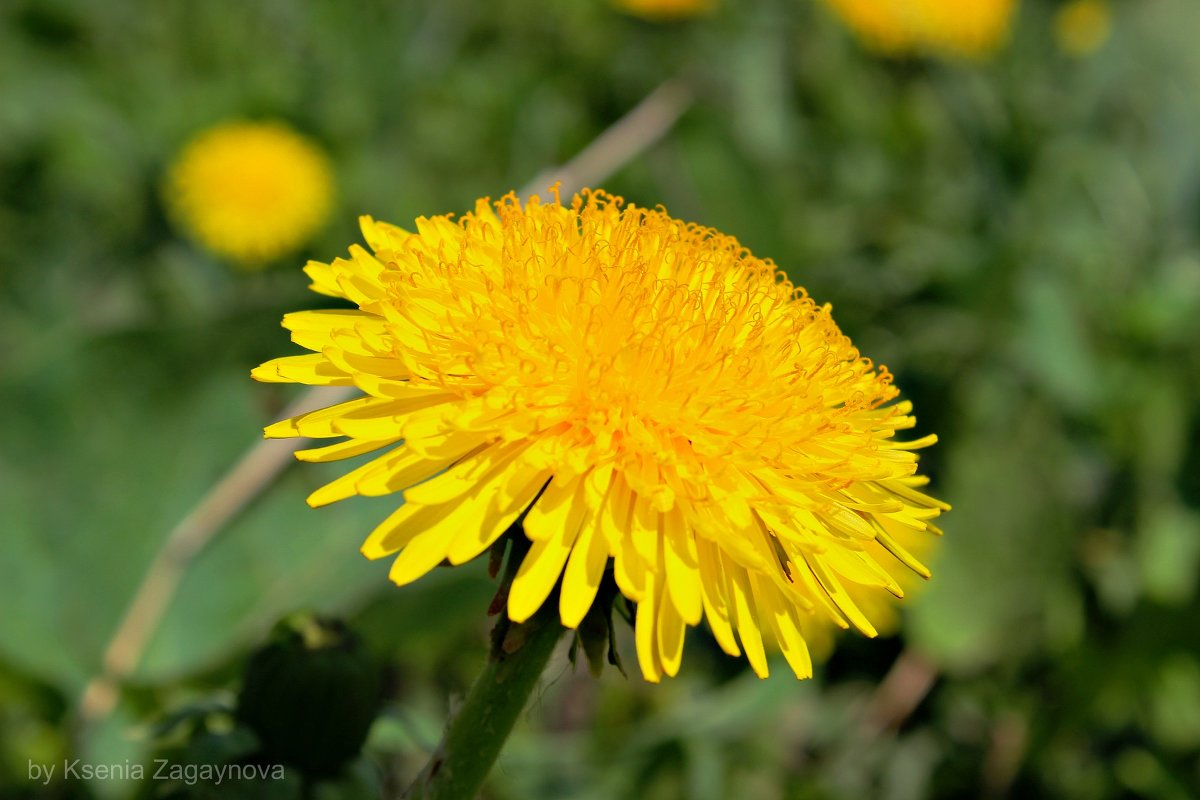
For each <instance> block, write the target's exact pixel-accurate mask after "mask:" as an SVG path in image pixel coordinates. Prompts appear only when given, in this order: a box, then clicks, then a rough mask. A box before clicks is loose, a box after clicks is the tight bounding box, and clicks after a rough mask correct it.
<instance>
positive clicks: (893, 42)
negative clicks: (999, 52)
mask: <svg viewBox="0 0 1200 800" xmlns="http://www.w3.org/2000/svg"><path fill="white" fill-rule="evenodd" d="M825 2H826V4H827V5H828V6H829V7H830V8H832V9H833V11H834V12H835V13H836V14H837V15H838V16H839V17H841V19H842V21H843V22H845V23H846V25H848V26H849V27H850V29H851V30H853V31H854V32H855V34H857V35H858V37H859V38H861V39H862V40H863V41H864V42H865V43H866V44H867V45H868V46H870V47H873V48H875V49H877V50H880V51H882V52H884V53H888V54H893V55H900V54H907V53H929V54H934V55H943V56H950V57H958V58H982V57H986V56H988V55H990V54H991V53H992V52H994V51H995V50H996V48H998V47H999V46H1000V45H1001V44H1003V42H1004V40H1005V39H1006V38H1007V36H1008V29H1009V25H1010V24H1011V19H1012V16H1013V12H1014V11H1015V9H1016V4H1017V0H825Z"/></svg>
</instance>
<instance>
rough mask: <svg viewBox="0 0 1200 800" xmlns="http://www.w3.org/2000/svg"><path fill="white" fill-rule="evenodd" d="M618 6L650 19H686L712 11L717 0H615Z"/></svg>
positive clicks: (630, 12)
mask: <svg viewBox="0 0 1200 800" xmlns="http://www.w3.org/2000/svg"><path fill="white" fill-rule="evenodd" d="M613 2H614V3H615V4H616V6H617V7H618V8H620V9H621V10H622V11H625V12H626V13H629V14H632V15H634V16H636V17H641V18H643V19H649V20H671V19H686V18H688V17H695V16H699V15H700V14H704V13H706V12H708V11H711V10H712V8H713V5H714V3H715V0H613Z"/></svg>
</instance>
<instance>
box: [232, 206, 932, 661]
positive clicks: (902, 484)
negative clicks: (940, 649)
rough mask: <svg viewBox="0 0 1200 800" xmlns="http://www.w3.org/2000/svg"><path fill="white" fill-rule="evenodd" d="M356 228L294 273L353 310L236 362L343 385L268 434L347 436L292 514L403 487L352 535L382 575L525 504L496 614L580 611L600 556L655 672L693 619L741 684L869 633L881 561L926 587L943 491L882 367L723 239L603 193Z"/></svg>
mask: <svg viewBox="0 0 1200 800" xmlns="http://www.w3.org/2000/svg"><path fill="white" fill-rule="evenodd" d="M556 199H557V198H556ZM362 230H363V236H364V238H365V239H366V242H367V244H368V245H369V247H370V248H371V251H373V252H369V251H367V250H366V249H364V248H362V247H359V246H357V245H356V246H352V247H351V248H350V257H349V258H347V259H336V260H334V261H333V262H332V263H331V264H322V263H317V262H310V263H309V264H308V266H307V267H306V269H305V271H306V272H307V273H308V275H309V277H310V278H311V279H312V281H313V283H312V287H311V288H313V289H314V290H315V291H317V292H319V293H321V294H325V295H330V296H333V297H340V298H345V299H347V300H349V301H350V302H351V303H353V304H354V305H355V306H356V308H354V309H350V310H336V311H302V312H298V313H293V314H288V315H287V316H285V317H284V321H283V324H284V327H286V328H288V329H289V330H291V331H292V339H293V341H295V342H296V343H297V344H299V345H301V346H302V347H304V348H306V349H308V350H311V351H313V352H312V353H310V354H307V355H299V356H290V357H285V358H279V359H275V360H273V361H269V362H267V363H265V364H263V365H262V366H260V367H258V368H257V369H255V370H254V372H253V373H252V374H253V376H254V377H255V378H257V379H258V380H262V381H276V382H297V383H306V384H311V385H342V386H347V385H353V386H356V387H357V388H359V389H361V390H362V391H363V392H364V396H363V397H360V398H358V399H355V400H351V401H349V402H345V403H342V404H340V405H336V406H332V407H330V408H327V409H323V410H320V411H315V412H312V413H309V414H305V415H303V416H299V417H296V418H294V419H290V420H285V421H282V422H278V423H276V424H274V425H271V426H269V427H268V428H267V429H266V435H267V436H268V437H293V436H309V437H316V438H337V439H341V441H337V442H335V443H333V444H330V445H328V446H325V447H319V448H316V449H311V450H303V451H300V452H299V453H298V454H297V455H298V457H299V458H300V459H301V460H304V461H333V460H337V459H343V458H349V457H352V456H359V455H362V454H365V453H372V454H374V457H373V459H372V460H371V461H369V462H368V463H366V464H365V465H363V466H360V467H358V468H357V469H355V470H353V471H352V472H349V473H347V474H346V475H344V476H342V477H341V478H338V479H337V480H335V481H333V482H332V483H330V484H328V485H327V486H325V487H323V488H321V489H319V490H317V491H316V492H314V493H313V494H312V495H311V496H310V497H309V503H310V504H311V505H313V506H320V505H324V504H326V503H332V502H335V501H338V500H342V499H345V498H348V497H350V496H352V495H364V496H375V495H385V494H389V493H393V492H403V495H404V501H405V502H404V504H403V505H402V506H401V507H400V508H399V509H398V510H397V511H396V512H394V513H393V514H392V515H391V516H390V517H388V518H387V519H386V520H384V521H383V522H382V524H380V525H379V526H378V527H377V528H376V529H375V530H374V531H373V532H372V533H371V534H370V536H369V537H368V538H367V541H366V544H365V545H364V546H363V552H364V553H365V554H366V555H367V556H368V557H370V558H384V557H395V561H394V562H393V565H392V568H391V573H390V575H391V578H392V580H394V581H395V582H396V583H398V584H407V583H409V582H411V581H414V580H416V579H418V578H420V577H421V576H422V575H424V574H425V573H427V572H428V571H430V570H431V569H433V568H434V567H435V566H437V565H438V564H440V563H442V562H443V561H444V560H448V561H449V562H450V563H451V564H462V563H464V562H467V561H470V560H471V559H473V558H475V557H476V556H477V555H479V554H480V553H482V552H484V551H485V550H487V549H488V548H489V547H490V546H491V545H492V544H493V543H494V542H495V541H496V540H497V539H498V538H499V537H500V536H501V535H502V534H503V533H504V532H505V531H506V530H507V529H508V528H509V526H510V525H511V524H512V523H513V522H514V521H515V520H517V519H518V517H519V516H520V515H521V514H522V513H525V512H526V511H527V512H528V515H527V516H526V518H525V520H524V531H525V535H526V536H527V537H528V538H529V539H530V540H531V541H532V547H531V549H530V550H529V552H528V554H527V555H526V556H525V558H524V561H523V562H522V564H521V567H520V570H519V572H518V573H517V575H516V577H515V579H514V581H513V584H512V586H511V589H510V592H509V597H508V615H509V617H510V618H511V619H513V620H515V621H517V622H521V621H524V620H526V619H528V618H529V617H530V616H531V615H532V614H533V613H534V612H535V611H537V609H538V608H539V607H540V606H541V605H542V604H543V603H544V602H546V601H547V599H548V598H550V597H551V595H552V593H553V591H554V589H555V586H556V585H557V584H558V583H559V581H560V580H561V591H560V592H559V596H558V605H559V609H558V610H559V615H560V618H561V620H562V622H563V624H564V625H565V626H567V627H568V628H574V627H577V626H578V625H579V624H580V622H581V620H582V619H583V617H584V615H585V614H586V613H587V611H588V609H589V608H590V607H591V605H592V604H593V601H594V600H595V598H596V594H597V589H598V587H599V585H600V583H601V580H602V578H603V577H604V576H605V573H606V570H611V571H612V575H613V576H614V578H615V582H616V585H617V587H618V588H619V590H620V591H621V593H622V594H624V596H625V597H626V598H628V599H629V600H631V601H633V602H635V603H636V604H637V615H636V624H635V628H636V634H635V638H636V643H637V653H638V661H639V664H640V666H641V670H642V674H643V675H644V676H645V678H646V679H647V680H650V681H657V680H659V679H660V677H661V676H662V675H675V674H676V672H677V671H678V669H679V665H680V660H681V658H682V652H683V640H684V633H685V630H686V628H687V627H688V626H694V625H698V624H700V622H701V620H702V619H707V621H708V625H709V627H710V629H711V630H712V633H713V635H714V636H715V638H716V640H717V642H718V643H719V644H720V646H721V648H722V649H723V650H725V651H726V652H727V653H729V654H731V655H735V656H736V655H739V654H740V653H745V655H746V657H747V659H748V660H749V662H750V664H751V666H752V667H753V669H754V671H755V672H756V673H757V674H758V675H760V676H766V674H767V662H766V656H765V650H764V648H765V647H769V646H773V645H776V644H777V645H778V646H779V648H780V649H781V650H782V651H783V654H784V656H785V658H786V660H787V662H788V663H789V665H790V666H791V668H792V670H793V671H794V672H795V674H796V675H797V676H798V677H807V676H809V675H810V674H811V671H812V663H811V659H810V656H809V653H808V648H807V645H806V643H805V638H804V634H803V632H802V631H803V629H804V628H805V627H806V626H809V625H811V624H813V621H814V620H816V619H818V618H821V617H824V618H827V619H829V620H832V621H833V622H834V623H835V624H837V625H839V626H841V627H849V626H854V627H855V628H857V629H858V630H860V631H862V632H864V633H865V634H867V635H874V634H875V628H874V627H873V625H872V623H871V621H870V620H869V619H868V618H867V616H866V615H865V614H864V613H863V611H862V609H861V608H860V606H859V604H858V603H856V602H855V600H854V599H853V598H854V595H855V594H856V593H863V594H866V595H870V596H882V595H884V594H885V593H890V594H892V595H895V596H900V595H902V594H903V592H902V590H901V588H900V586H899V584H898V582H897V580H896V579H895V578H894V577H893V575H892V570H894V569H895V567H896V566H897V565H904V567H906V568H907V569H911V570H913V571H915V572H916V573H919V574H921V575H923V576H928V570H926V568H925V567H924V566H922V565H921V563H920V562H919V561H917V559H916V558H915V557H914V556H913V555H912V554H910V552H909V551H908V550H907V549H905V548H904V546H903V544H902V542H903V541H905V540H907V539H908V538H910V537H912V536H928V535H929V533H930V532H932V533H938V532H939V531H938V530H937V528H936V527H934V526H933V524H932V523H931V520H932V519H933V518H935V517H937V516H938V515H939V514H940V513H941V511H943V510H944V509H947V508H948V506H946V505H945V504H943V503H941V502H940V501H938V500H935V499H933V498H931V497H929V496H927V495H925V494H923V493H922V492H921V491H920V490H919V489H920V487H921V486H923V485H924V484H925V483H926V479H925V478H923V477H920V476H919V475H917V456H916V454H915V453H914V452H913V451H914V450H917V449H919V448H922V447H925V446H927V445H929V444H932V443H933V442H934V441H935V437H934V436H927V437H924V438H921V439H917V440H915V441H909V442H901V441H898V440H896V438H895V434H896V432H897V431H899V430H904V429H907V428H911V427H912V426H913V425H914V424H915V420H914V418H913V417H912V416H910V411H911V404H910V403H908V402H893V401H895V400H896V399H897V395H898V392H897V389H896V388H895V387H894V386H893V385H892V378H891V376H890V375H889V374H888V372H887V370H886V369H885V368H883V367H876V366H874V365H873V364H872V363H871V362H870V361H869V360H867V359H865V358H863V357H862V356H861V355H860V354H859V352H858V351H857V350H856V349H855V348H854V347H853V345H852V344H851V343H850V341H849V340H848V339H847V338H846V337H845V336H844V335H842V333H841V332H840V331H839V330H838V328H837V325H836V324H835V323H834V321H833V318H832V316H831V314H830V308H829V306H828V305H824V306H821V305H817V304H816V303H815V302H813V300H811V299H810V298H809V297H808V296H807V294H806V293H805V292H804V290H803V289H799V288H797V287H795V286H793V285H792V284H791V283H790V282H789V281H788V280H787V279H786V277H785V276H784V275H783V273H781V272H779V270H778V268H777V267H776V265H775V264H773V263H772V262H771V261H769V260H762V259H758V258H755V257H754V256H753V255H751V254H750V253H749V252H748V251H747V250H746V249H745V248H744V247H742V246H741V245H740V244H739V243H738V242H737V240H736V239H734V238H732V237H729V236H725V235H723V234H721V233H718V232H717V231H714V230H711V229H708V228H703V227H700V226H697V225H693V224H687V223H684V222H680V221H679V220H676V219H673V218H672V217H670V216H668V215H667V213H666V212H665V211H663V210H661V209H659V210H648V209H644V208H638V207H636V206H633V205H625V204H623V202H622V201H621V200H620V199H619V198H614V197H612V196H610V195H607V194H604V193H602V192H584V193H583V194H582V196H576V197H574V198H573V199H572V201H571V203H570V204H569V205H566V206H564V205H561V204H559V203H558V202H555V203H550V204H542V203H540V202H539V201H538V199H537V198H536V197H535V198H533V199H532V200H530V201H529V202H528V203H526V204H524V205H522V204H521V203H520V202H519V200H518V199H517V198H516V197H515V196H513V195H509V196H507V197H505V198H504V199H503V200H501V201H500V202H498V203H495V204H494V205H493V204H489V202H488V201H487V200H480V201H479V202H478V203H477V204H476V207H475V211H474V213H469V214H466V215H465V216H463V217H462V218H461V219H459V220H457V221H455V220H452V219H451V218H450V217H445V216H443V217H433V218H431V219H427V218H424V217H422V218H420V219H418V220H417V221H416V231H415V232H412V233H410V232H408V231H405V230H401V229H400V228H397V227H394V226H392V225H389V224H386V223H382V222H376V221H374V220H372V219H371V218H369V217H364V218H362Z"/></svg>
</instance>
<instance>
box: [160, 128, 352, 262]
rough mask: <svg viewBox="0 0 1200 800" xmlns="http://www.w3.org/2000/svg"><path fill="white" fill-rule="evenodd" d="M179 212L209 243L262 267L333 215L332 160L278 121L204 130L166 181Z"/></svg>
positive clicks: (171, 205)
mask: <svg viewBox="0 0 1200 800" xmlns="http://www.w3.org/2000/svg"><path fill="white" fill-rule="evenodd" d="M165 194H166V199H167V203H168V206H169V208H170V211H171V212H172V215H173V217H174V218H175V219H176V220H177V221H178V222H179V224H180V225H181V226H183V227H184V228H185V229H186V230H187V231H188V232H189V233H191V235H192V236H194V237H195V238H196V239H197V240H199V242H200V243H201V244H203V245H204V246H205V247H207V248H208V249H209V250H211V251H213V252H214V253H217V254H219V255H222V256H225V257H227V258H230V259H232V260H234V261H236V262H238V263H240V264H242V265H243V266H246V267H258V266H262V265H264V264H265V263H267V262H269V261H271V260H272V259H275V258H278V257H279V256H282V255H284V254H286V253H287V252H289V251H291V250H293V249H295V248H296V247H299V246H300V245H302V244H304V242H305V241H307V240H308V239H309V237H311V236H312V235H313V233H315V232H316V230H317V229H318V228H319V227H320V225H321V224H322V223H323V222H324V221H325V218H326V217H327V216H328V214H329V210H330V206H331V203H332V194H333V178H332V170H331V168H330V165H329V160H328V159H327V158H326V156H325V154H324V153H323V152H322V151H321V149H320V148H319V147H318V146H317V145H316V144H315V143H314V142H312V141H311V140H309V139H308V138H306V137H304V136H302V135H300V134H298V133H296V132H295V131H293V130H292V129H290V128H288V127H286V126H285V125H282V124H279V123H274V122H229V123H224V124H221V125H217V126H215V127H213V128H209V129H208V130H206V131H204V132H202V133H200V134H199V135H198V136H197V137H196V138H195V139H193V140H192V141H191V142H190V143H188V145H187V146H186V147H184V149H183V151H182V152H181V153H180V154H179V157H178V158H177V159H176V161H175V163H174V165H173V166H172V167H171V169H170V171H169V173H168V175H167V180H166V188H165Z"/></svg>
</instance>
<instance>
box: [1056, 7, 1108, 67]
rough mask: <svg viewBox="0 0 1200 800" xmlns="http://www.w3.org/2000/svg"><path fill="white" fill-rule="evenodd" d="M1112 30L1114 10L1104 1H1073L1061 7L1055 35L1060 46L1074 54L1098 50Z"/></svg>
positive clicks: (1057, 17) (1088, 53)
mask: <svg viewBox="0 0 1200 800" xmlns="http://www.w3.org/2000/svg"><path fill="white" fill-rule="evenodd" d="M1110 33H1112V11H1111V10H1110V9H1109V7H1108V3H1106V2H1103V1H1102V0H1073V2H1070V3H1067V4H1066V5H1065V6H1063V7H1062V8H1060V9H1059V10H1058V14H1056V15H1055V18H1054V36H1055V39H1056V40H1057V41H1058V46H1059V47H1061V48H1062V49H1063V51H1065V52H1067V53H1070V54H1071V55H1073V56H1086V55H1090V54H1091V53H1094V52H1095V51H1097V50H1099V49H1100V47H1102V46H1103V45H1104V43H1105V42H1107V41H1108V37H1109V34H1110Z"/></svg>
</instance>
